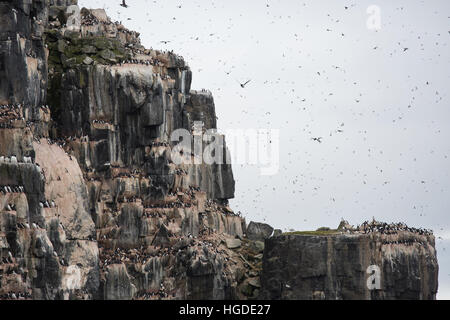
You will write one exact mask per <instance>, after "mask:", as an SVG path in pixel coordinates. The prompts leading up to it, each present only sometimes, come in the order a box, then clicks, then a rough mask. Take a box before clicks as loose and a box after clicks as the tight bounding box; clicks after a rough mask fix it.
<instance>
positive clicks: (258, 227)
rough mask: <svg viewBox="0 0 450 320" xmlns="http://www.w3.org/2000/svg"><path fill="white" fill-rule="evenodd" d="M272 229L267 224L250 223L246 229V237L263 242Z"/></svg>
mask: <svg viewBox="0 0 450 320" xmlns="http://www.w3.org/2000/svg"><path fill="white" fill-rule="evenodd" d="M273 232H274V229H273V228H272V227H271V226H270V225H268V224H267V223H260V222H254V221H252V222H250V223H249V224H248V227H247V237H248V238H249V239H250V240H254V241H257V240H258V241H264V240H265V239H267V238H269V237H270V236H271V235H272V233H273Z"/></svg>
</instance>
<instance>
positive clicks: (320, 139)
mask: <svg viewBox="0 0 450 320" xmlns="http://www.w3.org/2000/svg"><path fill="white" fill-rule="evenodd" d="M311 140H314V141H317V142H318V143H322V137H319V138H311Z"/></svg>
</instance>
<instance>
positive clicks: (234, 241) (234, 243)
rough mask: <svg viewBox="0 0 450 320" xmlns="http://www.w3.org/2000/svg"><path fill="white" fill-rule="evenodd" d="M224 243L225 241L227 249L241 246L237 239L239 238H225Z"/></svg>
mask: <svg viewBox="0 0 450 320" xmlns="http://www.w3.org/2000/svg"><path fill="white" fill-rule="evenodd" d="M226 243H227V248H228V249H236V248H239V247H240V246H241V244H242V242H241V240H239V239H227V240H226Z"/></svg>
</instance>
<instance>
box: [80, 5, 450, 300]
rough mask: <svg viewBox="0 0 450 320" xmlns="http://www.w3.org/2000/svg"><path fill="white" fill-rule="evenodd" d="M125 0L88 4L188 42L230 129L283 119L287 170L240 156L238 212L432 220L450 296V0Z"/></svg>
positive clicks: (153, 36)
mask: <svg viewBox="0 0 450 320" xmlns="http://www.w3.org/2000/svg"><path fill="white" fill-rule="evenodd" d="M120 2H121V1H119V0H113V1H111V0H108V1H106V0H79V5H80V6H86V7H90V8H105V9H106V10H107V13H108V14H109V15H110V16H111V17H112V18H113V19H115V20H119V21H122V22H123V24H124V25H126V26H127V27H128V28H129V29H133V30H137V31H139V32H140V33H141V39H142V43H143V44H144V45H145V46H146V47H153V48H160V49H168V50H174V52H176V53H178V54H180V55H182V56H183V57H184V58H185V59H186V61H187V62H188V64H189V65H190V67H191V69H192V71H193V84H192V88H193V89H201V88H207V89H210V90H211V91H212V92H213V95H214V97H215V103H216V112H217V115H218V117H219V120H218V126H219V128H220V129H224V130H225V129H229V128H242V129H246V128H274V129H280V134H281V143H280V147H281V149H280V161H281V167H280V171H279V173H278V174H277V175H274V176H261V175H260V171H259V169H258V168H257V167H253V166H238V165H234V166H233V170H234V175H235V178H236V180H237V185H236V198H235V200H233V201H231V204H232V207H233V209H234V210H235V211H242V212H243V214H244V215H245V216H246V217H247V220H248V221H251V220H257V221H266V222H268V223H269V224H271V225H273V226H274V227H276V228H282V229H284V230H287V229H290V228H292V229H296V230H308V229H316V228H318V227H320V226H330V227H335V226H337V225H338V223H339V221H340V219H341V217H342V218H345V219H347V220H349V221H350V222H351V223H352V224H357V223H360V222H362V221H364V220H369V219H371V218H372V216H374V217H375V218H376V219H379V220H384V221H387V222H390V221H404V222H406V223H407V224H408V225H411V226H415V227H418V226H421V227H426V228H431V229H433V230H434V231H435V234H436V236H437V241H436V242H437V247H438V260H439V263H440V289H439V298H447V299H449V298H450V274H449V272H450V252H449V251H450V216H449V214H450V176H449V174H450V159H449V157H450V127H449V123H450V99H449V96H448V83H449V82H450V81H449V80H450V79H449V77H450V50H449V40H450V1H447V0H427V1H419V0H383V1H365V0H359V1H336V0H327V1H325V0H324V1H318V0H314V1H313V0H311V1H294V0H279V1H272V0H265V1H263V0H248V1H242V0H239V1H238V0H227V1H204V0H198V1H182V0H178V1H174V0H165V1H153V0H147V1H145V0H127V3H128V4H129V5H130V7H129V8H128V9H124V8H122V7H120V6H119V3H120ZM370 5H377V6H379V8H380V9H381V29H380V30H379V31H376V32H375V31H373V30H369V29H368V28H367V26H366V21H367V19H368V17H369V15H368V14H367V12H366V10H367V8H368V7H369V6H370ZM180 6H181V7H180ZM346 7H347V8H346ZM128 18H131V20H128ZM162 40H170V41H171V42H170V43H168V44H167V45H164V44H162V43H161V42H160V41H162ZM227 73H229V74H227ZM248 79H252V81H251V82H250V83H249V84H248V86H247V87H246V88H245V89H242V88H241V87H240V86H239V84H238V83H237V81H246V80H248ZM342 124H344V125H343V126H341V125H342ZM338 128H339V129H342V130H343V132H342V133H336V132H335V130H336V129H338ZM331 132H333V134H332V135H331V136H330V133H331ZM312 137H323V140H322V143H321V144H319V143H317V142H315V141H313V140H311V138H312ZM439 237H441V238H442V239H440V238H439Z"/></svg>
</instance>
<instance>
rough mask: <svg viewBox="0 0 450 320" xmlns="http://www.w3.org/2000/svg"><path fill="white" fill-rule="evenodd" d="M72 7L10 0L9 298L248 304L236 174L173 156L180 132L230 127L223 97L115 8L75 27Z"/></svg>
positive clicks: (4, 160) (0, 202) (0, 237)
mask: <svg viewBox="0 0 450 320" xmlns="http://www.w3.org/2000/svg"><path fill="white" fill-rule="evenodd" d="M70 5H76V1H72V0H70V1H26V0H23V1H8V2H6V1H1V2H0V14H1V18H2V19H1V21H2V22H1V24H2V25H1V26H2V28H1V37H0V41H1V47H0V76H1V77H0V78H1V81H2V82H1V85H0V105H1V109H0V191H1V194H0V257H1V264H0V297H1V298H7V299H15V298H18V299H30V298H33V299H167V298H172V299H173V298H176V299H180V298H183V299H224V298H229V299H231V298H238V297H241V294H240V292H239V290H237V288H238V286H239V284H240V283H241V282H242V281H244V278H245V271H242V272H240V273H239V277H236V271H235V270H237V269H239V270H245V266H244V264H245V262H244V260H243V259H242V258H241V255H240V254H238V253H236V252H234V251H233V250H232V249H229V248H228V247H227V246H226V243H227V240H228V241H229V239H233V238H234V237H240V238H242V237H243V236H244V232H245V229H246V228H245V221H244V220H243V219H242V218H241V217H239V216H238V215H236V214H234V213H233V211H232V210H231V209H230V208H229V207H228V205H227V200H228V199H230V198H232V197H233V196H234V179H233V175H232V171H231V165H230V164H228V163H224V164H206V163H198V164H197V163H194V162H193V164H189V163H187V164H186V163H185V164H178V165H177V164H175V163H174V162H173V159H172V155H173V152H172V150H173V148H174V145H175V143H176V141H171V139H170V138H171V135H172V133H173V132H174V131H175V130H177V129H186V130H188V131H191V130H192V128H193V126H194V122H196V121H202V122H203V123H204V128H203V130H208V129H215V128H216V116H215V107H214V100H213V98H212V96H211V94H210V93H209V92H207V91H205V90H202V91H199V92H197V91H191V90H190V83H191V77H192V75H191V71H190V70H189V67H188V66H187V64H186V63H185V62H184V60H183V58H181V57H180V56H177V55H175V54H173V53H170V52H161V51H157V50H148V49H145V48H144V47H142V46H141V45H140V41H139V34H138V33H136V32H133V31H129V30H127V29H126V28H124V27H123V26H122V25H120V24H119V23H115V22H112V21H111V20H110V19H109V18H108V17H107V15H106V13H105V12H104V11H103V10H87V9H82V10H81V11H80V18H81V19H80V25H78V26H77V25H73V23H72V22H73V21H72V20H73V19H74V13H76V12H77V11H78V10H76V7H75V8H73V7H71V8H70V9H69V8H68V6H70ZM75 18H76V17H75ZM75 20H76V19H75ZM202 133H203V132H202ZM204 149H205V147H204V146H203V147H202V151H203V150H204ZM223 153H224V159H225V157H226V147H224V152H223ZM188 156H189V155H188ZM235 249H236V248H235ZM230 261H232V262H230Z"/></svg>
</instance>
